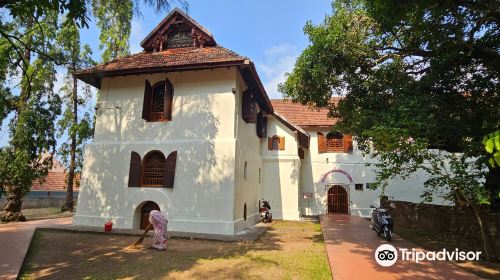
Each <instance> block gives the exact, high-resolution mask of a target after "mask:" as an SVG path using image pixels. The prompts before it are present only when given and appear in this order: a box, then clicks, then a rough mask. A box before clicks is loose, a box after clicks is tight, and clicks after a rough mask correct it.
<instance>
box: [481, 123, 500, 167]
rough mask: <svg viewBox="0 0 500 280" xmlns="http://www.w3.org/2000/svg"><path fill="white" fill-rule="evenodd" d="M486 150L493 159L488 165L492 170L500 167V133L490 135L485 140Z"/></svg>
mask: <svg viewBox="0 0 500 280" xmlns="http://www.w3.org/2000/svg"><path fill="white" fill-rule="evenodd" d="M483 144H484V149H485V150H486V152H487V153H488V154H491V157H490V158H489V159H488V163H489V164H490V166H491V167H492V168H495V167H497V168H498V167H500V131H495V132H494V133H490V134H488V135H487V136H485V137H484V139H483Z"/></svg>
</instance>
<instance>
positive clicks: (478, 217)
mask: <svg viewBox="0 0 500 280" xmlns="http://www.w3.org/2000/svg"><path fill="white" fill-rule="evenodd" d="M471 206H472V210H474V215H475V216H476V221H477V224H478V225H479V230H480V231H481V232H480V233H481V242H482V245H483V253H484V256H485V258H486V260H488V261H493V260H494V259H495V257H494V254H493V252H492V251H490V247H489V243H490V242H489V232H486V230H485V224H483V220H482V219H481V214H480V213H479V209H477V207H476V206H475V205H471Z"/></svg>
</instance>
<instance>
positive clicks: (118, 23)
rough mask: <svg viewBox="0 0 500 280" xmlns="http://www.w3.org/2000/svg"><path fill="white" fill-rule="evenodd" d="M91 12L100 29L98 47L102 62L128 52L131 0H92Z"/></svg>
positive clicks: (131, 10)
mask: <svg viewBox="0 0 500 280" xmlns="http://www.w3.org/2000/svg"><path fill="white" fill-rule="evenodd" d="M93 13H94V15H95V16H96V18H97V27H98V28H99V29H100V30H101V34H100V36H99V39H100V41H101V43H100V45H99V48H100V49H103V50H104V52H103V53H102V60H103V61H104V62H107V61H110V60H112V59H115V58H118V57H122V56H125V55H127V54H128V53H129V48H130V47H129V37H130V31H131V27H132V16H133V4H132V1H131V0H126V1H120V2H117V1H106V0H94V1H93Z"/></svg>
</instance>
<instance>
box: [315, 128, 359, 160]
mask: <svg viewBox="0 0 500 280" xmlns="http://www.w3.org/2000/svg"><path fill="white" fill-rule="evenodd" d="M317 137H318V153H320V154H321V153H348V152H350V151H352V136H351V135H344V134H342V133H340V132H338V131H331V132H329V133H327V134H326V136H325V135H324V134H323V133H321V132H318V133H317Z"/></svg>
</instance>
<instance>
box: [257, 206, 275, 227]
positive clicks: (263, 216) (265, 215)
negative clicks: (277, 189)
mask: <svg viewBox="0 0 500 280" xmlns="http://www.w3.org/2000/svg"><path fill="white" fill-rule="evenodd" d="M269 210H271V205H269V202H268V201H266V200H264V201H262V207H260V209H259V214H260V221H261V222H264V223H270V222H272V221H273V214H272V213H271V212H269Z"/></svg>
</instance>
